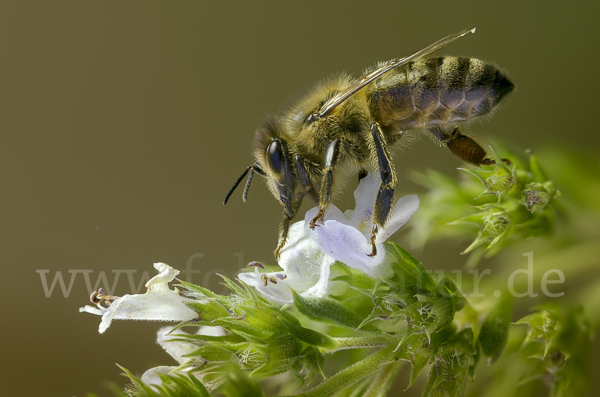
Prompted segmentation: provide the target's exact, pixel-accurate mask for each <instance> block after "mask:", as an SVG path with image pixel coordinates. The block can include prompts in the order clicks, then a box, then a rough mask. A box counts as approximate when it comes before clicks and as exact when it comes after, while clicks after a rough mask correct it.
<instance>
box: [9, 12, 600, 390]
mask: <svg viewBox="0 0 600 397" xmlns="http://www.w3.org/2000/svg"><path fill="white" fill-rule="evenodd" d="M599 8H600V7H598V6H597V5H596V4H594V5H592V2H587V4H586V3H585V2H572V4H570V5H567V4H566V2H558V1H556V2H543V3H542V2H521V1H519V2H517V1H512V2H508V1H503V2H484V1H471V2H463V1H452V2H441V1H395V2H377V1H371V2H365V1H360V2H359V1H350V2H349V1H345V2H338V3H337V4H334V3H329V2H328V3H325V2H307V1H303V2H285V3H283V2H241V1H240V2H220V3H218V4H217V3H216V2H214V3H208V2H198V1H179V2H158V1H143V2H141V1H127V2H122V1H102V2H92V1H37V2H33V1H8V0H4V1H2V2H0V59H1V61H0V68H1V74H0V87H1V89H0V114H1V118H0V123H1V124H0V125H1V134H2V135H1V136H2V144H1V145H0V151H1V152H2V153H1V156H0V161H2V168H1V172H2V177H1V178H2V179H1V180H2V194H1V196H0V197H1V198H2V199H1V200H2V202H1V206H2V222H1V227H2V231H1V233H2V235H1V238H2V249H1V250H0V258H1V264H2V277H1V283H2V288H1V291H2V295H1V297H2V299H0V305H1V308H2V325H3V326H2V331H1V333H2V334H1V336H2V339H1V340H2V342H3V347H2V355H1V357H2V358H1V360H0V363H1V365H2V369H1V371H2V374H3V375H2V377H3V379H4V382H3V385H4V387H5V393H6V390H7V389H6V387H8V391H10V393H8V394H5V395H21V396H36V395H45V396H83V395H84V394H85V393H86V392H95V393H99V394H101V395H110V392H108V391H107V389H106V388H105V384H106V381H114V382H118V383H120V384H123V383H124V381H125V380H124V378H122V377H120V376H119V373H120V370H119V369H118V368H117V367H116V366H115V363H119V364H121V365H124V366H126V367H127V368H129V369H130V370H132V371H133V372H134V373H136V374H141V373H142V372H143V371H144V370H146V369H147V368H149V367H151V366H155V365H172V364H174V363H173V362H172V361H171V358H170V357H169V356H168V355H167V354H166V353H165V352H163V351H162V349H161V348H160V347H159V346H158V345H156V343H155V338H156V330H157V329H158V328H159V327H160V325H159V324H155V323H141V322H116V323H114V324H113V325H112V327H111V328H110V329H109V330H108V331H107V332H106V334H103V335H99V334H98V332H97V329H98V324H99V321H100V318H99V317H95V316H91V315H88V314H78V312H77V309H78V308H79V307H80V306H83V305H85V304H86V303H88V290H87V287H86V285H85V282H84V278H83V277H82V274H77V276H76V277H75V278H74V281H73V284H72V290H71V291H70V294H69V296H68V298H66V297H64V296H63V293H62V291H61V289H60V286H59V285H58V284H57V285H56V286H55V289H54V291H53V293H52V296H51V297H49V298H47V297H46V296H45V294H44V289H43V287H42V282H41V278H40V274H39V273H37V272H36V270H44V269H45V270H49V273H47V274H46V277H47V279H48V283H51V282H52V280H53V278H54V275H55V272H56V271H61V272H62V274H63V277H64V279H65V282H66V286H67V287H69V282H70V276H71V274H69V273H68V271H69V270H86V269H87V270H93V273H91V280H92V286H93V285H94V284H95V282H96V278H97V276H98V272H100V271H105V272H106V273H107V278H108V281H109V283H110V284H112V282H113V278H114V273H112V272H113V270H119V269H121V270H124V269H131V271H133V270H137V273H135V274H133V273H132V274H133V277H134V281H135V283H136V284H138V283H139V282H140V280H141V276H142V273H143V272H144V271H148V272H150V274H151V275H154V273H155V272H154V269H153V268H152V263H154V262H159V261H162V262H166V263H168V264H170V265H172V266H174V267H176V268H179V269H182V270H183V269H185V267H186V263H188V260H190V258H192V259H191V260H190V263H191V269H193V270H194V271H195V272H194V273H188V275H187V277H189V280H191V281H192V282H195V283H197V284H202V285H204V286H209V287H211V288H214V289H216V290H217V292H223V288H222V286H220V285H219V284H218V277H217V276H216V275H215V273H216V272H219V273H222V274H226V275H229V276H231V277H235V275H236V272H237V270H238V269H239V268H240V267H241V266H244V265H245V264H246V263H247V262H249V261H250V260H263V261H266V262H269V261H271V262H272V261H273V256H272V250H273V249H274V247H275V244H276V239H277V225H278V222H279V219H280V214H281V208H280V206H279V204H278V203H277V202H276V201H275V200H274V199H273V198H272V197H271V196H270V194H269V193H268V191H267V189H266V188H265V187H264V185H263V183H262V181H261V180H260V178H258V177H257V178H255V183H254V185H253V187H252V189H251V191H250V195H249V202H248V203H245V204H244V203H242V200H241V191H239V192H236V194H235V195H234V196H233V198H232V200H231V202H230V204H229V205H228V206H226V207H224V206H223V205H222V200H223V197H224V195H225V193H226V192H227V191H228V189H229V188H230V187H231V185H232V184H233V182H234V181H235V179H236V178H237V177H238V176H239V174H240V173H241V172H242V171H243V169H244V168H245V167H246V166H247V165H249V164H251V162H252V161H253V160H252V158H251V145H252V138H253V131H254V129H255V128H256V127H257V126H258V125H259V124H260V123H261V120H262V119H263V117H264V115H265V114H267V113H273V112H277V111H278V110H280V109H281V108H282V105H283V104H284V103H285V102H286V101H287V100H289V99H290V98H291V97H293V96H294V95H297V94H299V93H302V92H303V90H305V89H306V88H308V87H309V86H310V85H311V84H312V83H314V82H315V81H317V80H319V79H321V78H323V77H325V76H327V75H329V74H331V73H335V72H339V71H347V72H349V73H353V74H354V75H358V74H360V72H361V71H362V69H363V68H364V67H366V66H368V65H371V64H374V63H375V62H377V61H382V60H388V59H391V58H394V57H398V56H403V55H408V54H409V53H411V52H413V51H415V50H418V49H421V48H422V47H424V46H426V45H428V44H430V43H432V42H433V41H435V40H438V39H440V38H441V37H443V36H446V35H448V34H450V33H454V32H457V31H459V30H462V29H465V28H472V27H477V33H476V34H475V35H469V36H466V37H464V38H462V39H460V40H459V41H457V42H455V43H453V44H451V45H450V46H449V47H446V48H445V49H444V50H442V52H440V54H452V55H467V56H473V57H478V58H481V59H484V60H489V61H493V62H494V63H496V64H497V65H499V66H501V68H503V69H505V70H507V71H508V73H509V75H510V76H511V77H512V78H513V79H514V81H515V82H516V84H517V91H516V92H515V93H514V94H513V95H511V97H510V98H508V100H507V101H506V105H505V106H504V107H503V108H502V109H501V110H500V111H499V112H497V113H496V115H495V116H494V117H493V118H492V119H491V120H489V121H487V122H485V123H475V124H473V125H472V126H470V127H469V130H470V131H473V132H475V133H476V134H477V135H478V136H479V137H480V138H481V139H482V140H484V141H490V140H491V139H492V138H496V137H497V138H498V139H500V140H501V141H503V142H506V143H508V144H509V145H511V146H512V147H513V148H516V149H518V150H524V149H526V148H532V149H535V148H536V147H544V146H548V145H560V146H564V147H572V148H575V149H576V150H586V151H597V150H598V149H599V146H600V145H599V138H598V134H597V129H598V127H597V123H596V119H595V118H594V117H595V116H594V115H595V114H596V113H598V109H599V107H598V106H599V104H600V98H599V97H598V93H599V92H600V83H599V80H600V79H599V78H598V68H597V65H598V60H599V52H598V39H599V38H600V34H599V33H600V29H599V28H598V21H597V16H598V12H599ZM395 164H396V167H397V169H398V170H399V172H400V175H401V185H400V187H399V189H398V191H399V192H400V194H405V193H406V192H409V191H412V190H414V189H415V186H414V185H412V184H410V183H409V182H408V181H407V178H406V175H408V171H409V170H424V169H426V168H428V167H431V168H435V169H437V170H443V171H445V172H448V173H453V174H454V173H456V171H455V169H456V167H458V166H460V165H461V164H460V163H459V162H458V160H456V159H455V158H453V157H452V155H451V154H450V153H449V152H448V151H447V150H444V149H442V148H440V147H437V146H436V145H434V144H433V143H432V142H431V141H430V140H429V139H424V140H421V141H418V142H416V143H415V144H414V145H413V146H412V147H411V148H410V149H409V150H406V151H404V152H403V153H402V154H401V155H397V156H396V158H395ZM559 188H560V187H559ZM349 190H350V189H349ZM345 193H346V194H343V195H341V196H340V198H339V200H338V201H337V204H339V205H340V207H343V208H347V206H349V205H351V204H352V194H351V193H350V192H349V191H347V192H345ZM306 208H308V203H306V204H305V205H304V206H303V210H302V211H304V210H305V209H306ZM405 234H406V231H404V235H403V234H399V235H397V236H396V238H395V239H396V240H397V241H399V242H400V243H401V244H404V243H405V242H406V238H405ZM462 248H464V247H457V246H456V244H453V245H452V244H431V245H429V246H427V247H426V249H425V251H424V252H422V253H420V254H419V256H420V258H421V259H422V260H423V262H424V263H425V266H426V267H435V266H436V263H438V264H439V263H440V261H442V262H443V263H444V266H448V267H452V268H460V267H461V266H462V265H463V264H464V262H465V260H466V258H465V257H461V256H460V255H459V254H458V253H459V251H460V250H461V249H462ZM185 277H186V276H184V277H183V278H185ZM567 282H568V280H567ZM130 291H131V289H130V287H129V283H128V280H127V277H126V274H121V276H120V279H119V282H118V284H117V285H116V289H115V291H114V292H115V293H116V294H118V295H122V294H125V293H128V292H130ZM595 361H596V363H595V365H596V368H598V359H596V360H595ZM596 372H597V371H596ZM34 379H35V380H34ZM593 381H594V382H596V385H595V387H596V388H597V387H598V382H599V380H598V379H594V380H593ZM405 385H406V379H401V380H399V381H398V385H397V386H398V390H402V389H404V387H405ZM417 391H418V390H417Z"/></svg>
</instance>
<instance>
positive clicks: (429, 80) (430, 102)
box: [366, 57, 514, 133]
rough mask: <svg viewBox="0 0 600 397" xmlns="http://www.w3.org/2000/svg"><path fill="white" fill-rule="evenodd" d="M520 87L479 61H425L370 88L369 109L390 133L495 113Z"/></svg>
mask: <svg viewBox="0 0 600 397" xmlns="http://www.w3.org/2000/svg"><path fill="white" fill-rule="evenodd" d="M513 89H514V84H513V83H512V82H511V81H510V80H508V78H507V77H506V76H505V75H504V74H502V72H501V71H500V70H498V68H496V67H495V66H493V65H490V64H489V63H485V62H483V61H480V60H478V59H475V58H464V57H440V58H429V59H421V60H417V61H414V62H410V63H408V64H406V65H404V66H401V67H399V68H397V69H395V70H392V71H390V72H388V73H386V74H385V75H383V76H382V77H380V78H379V79H377V80H375V81H374V82H373V83H371V84H370V85H369V86H368V87H367V88H366V96H367V101H368V104H369V110H370V111H371V115H372V116H373V118H374V119H375V120H376V121H377V122H378V123H379V124H380V125H381V126H382V127H384V129H385V130H386V132H387V133H393V132H397V131H406V130H410V129H413V128H424V127H430V126H434V125H443V124H447V123H456V122H461V121H467V120H470V119H472V118H474V117H477V116H482V115H484V114H487V113H489V112H490V111H491V110H492V109H493V108H494V107H495V106H496V105H497V104H498V103H499V102H500V101H501V100H502V98H503V97H504V96H505V95H506V94H508V93H510V92H511V91H512V90H513Z"/></svg>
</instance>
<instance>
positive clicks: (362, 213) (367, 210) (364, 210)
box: [328, 171, 381, 237]
mask: <svg viewBox="0 0 600 397" xmlns="http://www.w3.org/2000/svg"><path fill="white" fill-rule="evenodd" d="M380 186H381V177H380V176H379V173H377V172H374V171H372V172H369V174H368V175H367V176H366V177H364V178H363V179H361V180H360V182H359V184H358V187H357V188H356V190H355V191H354V201H355V203H356V208H355V209H354V211H352V210H348V211H346V212H345V213H344V214H345V216H346V217H347V218H348V219H349V220H350V223H351V224H352V225H354V226H355V227H356V228H357V229H359V230H360V231H361V232H362V233H363V234H364V235H365V237H369V235H370V233H371V228H370V227H369V226H371V225H372V224H373V208H374V207H375V200H376V199H377V193H378V192H379V187H380ZM328 219H330V218H328ZM361 226H363V227H361ZM363 229H364V230H363Z"/></svg>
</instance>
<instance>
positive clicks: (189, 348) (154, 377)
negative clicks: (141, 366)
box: [141, 327, 225, 385]
mask: <svg viewBox="0 0 600 397" xmlns="http://www.w3.org/2000/svg"><path fill="white" fill-rule="evenodd" d="M172 331H173V327H163V328H161V329H159V330H158V334H157V338H156V342H157V343H158V344H159V345H160V346H161V347H162V348H163V349H164V350H165V351H166V352H167V353H169V355H170V356H171V357H173V358H174V359H175V361H177V363H178V364H179V365H183V364H185V363H186V361H187V357H185V356H186V355H187V354H190V353H192V352H193V351H194V350H195V349H197V346H195V345H192V344H188V343H184V342H179V341H170V340H171V339H172V338H177V337H178V336H181V335H189V334H188V333H186V332H184V331H181V330H178V331H177V334H174V335H170V333H171V332H172ZM196 335H212V336H223V335H225V330H224V329H223V328H221V327H200V329H198V332H197V333H196ZM177 368H179V366H159V367H154V368H150V369H149V370H147V371H146V372H144V374H143V375H142V378H141V381H142V382H144V383H145V384H147V385H161V384H162V381H161V379H160V376H159V374H164V375H167V374H171V375H172V374H175V373H186V372H188V371H189V370H190V369H191V367H190V368H187V369H184V370H181V371H176V369H177Z"/></svg>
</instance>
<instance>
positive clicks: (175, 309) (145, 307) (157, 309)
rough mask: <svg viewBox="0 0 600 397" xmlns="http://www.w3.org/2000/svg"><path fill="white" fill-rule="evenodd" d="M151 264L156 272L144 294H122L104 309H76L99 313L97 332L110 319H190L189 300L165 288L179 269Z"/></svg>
mask: <svg viewBox="0 0 600 397" xmlns="http://www.w3.org/2000/svg"><path fill="white" fill-rule="evenodd" d="M154 267H155V268H156V270H158V271H159V274H158V275H156V276H154V277H153V278H152V279H150V280H149V281H148V282H147V283H146V287H147V288H148V291H146V293H145V294H137V295H123V296H122V297H120V298H117V299H115V300H114V301H113V302H112V304H111V305H110V306H109V307H108V308H105V307H102V306H100V305H98V309H95V308H93V307H92V306H86V307H82V308H80V309H79V311H80V312H87V313H92V314H97V315H102V321H101V322H100V327H99V329H98V332H100V333H101V334H102V333H104V331H106V329H107V328H108V327H110V324H111V323H112V321H113V320H149V321H190V320H194V319H196V318H198V313H196V312H195V311H194V310H192V309H190V308H189V307H188V306H187V305H186V302H189V301H191V300H190V299H187V298H184V297H182V296H181V295H179V291H177V290H172V289H170V288H169V284H168V283H169V282H170V281H172V280H173V279H174V278H175V276H177V275H178V274H179V270H177V269H174V268H172V267H171V266H169V265H166V264H164V263H155V264H154Z"/></svg>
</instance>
